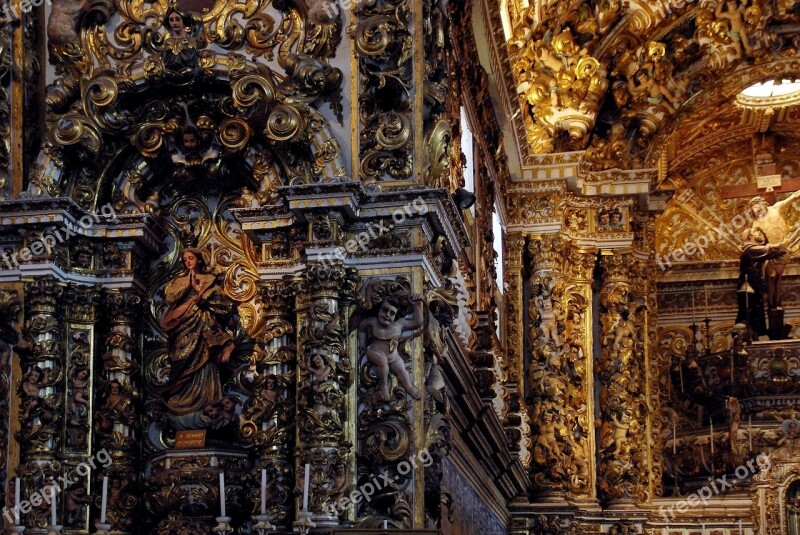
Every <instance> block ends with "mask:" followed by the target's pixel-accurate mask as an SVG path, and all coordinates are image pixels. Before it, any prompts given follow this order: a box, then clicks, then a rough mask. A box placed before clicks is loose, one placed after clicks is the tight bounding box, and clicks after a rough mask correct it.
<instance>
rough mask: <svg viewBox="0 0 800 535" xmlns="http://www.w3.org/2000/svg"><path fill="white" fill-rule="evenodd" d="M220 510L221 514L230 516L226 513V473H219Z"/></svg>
mask: <svg viewBox="0 0 800 535" xmlns="http://www.w3.org/2000/svg"><path fill="white" fill-rule="evenodd" d="M219 511H220V516H228V515H226V514H225V473H224V472H220V473H219Z"/></svg>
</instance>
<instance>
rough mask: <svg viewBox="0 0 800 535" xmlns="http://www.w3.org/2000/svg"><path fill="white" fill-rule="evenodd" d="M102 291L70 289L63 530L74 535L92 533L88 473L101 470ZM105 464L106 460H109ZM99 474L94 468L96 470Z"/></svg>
mask: <svg viewBox="0 0 800 535" xmlns="http://www.w3.org/2000/svg"><path fill="white" fill-rule="evenodd" d="M99 304H100V290H99V289H98V288H92V287H86V286H77V285H70V286H69V287H68V288H67V292H66V314H65V319H66V332H65V337H64V342H65V346H66V359H67V361H66V364H65V366H64V369H65V370H66V373H65V376H64V379H63V380H64V385H65V392H66V400H67V402H66V404H65V405H64V407H63V409H62V410H63V412H64V414H65V418H64V428H63V436H64V443H63V446H62V450H61V458H62V460H63V466H62V474H63V475H64V476H66V478H67V479H66V480H65V481H64V485H63V486H62V492H63V494H61V496H62V497H63V498H62V500H63V501H62V503H61V504H60V505H61V512H62V515H63V516H61V517H60V519H59V524H61V525H63V526H64V530H65V531H67V530H69V532H70V533H89V531H90V526H89V520H90V519H89V508H88V507H87V506H88V505H89V503H91V498H90V497H89V496H90V495H91V492H90V482H91V480H90V478H89V477H87V476H88V475H89V474H88V473H87V472H88V470H87V469H86V468H85V467H92V466H93V465H94V466H95V467H97V466H98V465H97V464H96V461H95V462H92V453H93V452H92V442H91V436H92V434H91V427H92V414H93V408H94V407H93V406H92V401H91V394H90V392H91V390H92V388H91V387H92V383H93V382H94V381H95V377H94V374H96V373H97V370H93V366H92V362H93V361H94V357H95V347H96V346H95V343H94V340H95V335H96V330H95V324H96V322H97V319H98V316H99V314H98V312H99V310H98V308H99V307H98V305H99ZM104 458H105V457H104ZM91 472H92V473H94V472H95V470H94V468H92V470H91Z"/></svg>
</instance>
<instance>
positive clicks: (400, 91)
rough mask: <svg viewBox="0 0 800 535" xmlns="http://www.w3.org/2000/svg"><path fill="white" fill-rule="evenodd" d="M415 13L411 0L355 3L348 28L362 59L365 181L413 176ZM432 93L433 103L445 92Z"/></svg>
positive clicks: (360, 173)
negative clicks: (413, 40) (413, 44)
mask: <svg viewBox="0 0 800 535" xmlns="http://www.w3.org/2000/svg"><path fill="white" fill-rule="evenodd" d="M411 13H412V12H411V6H410V2H409V0H379V1H377V2H371V3H361V4H356V7H355V8H354V10H353V14H354V18H353V22H352V23H351V24H350V26H349V28H348V32H349V33H350V36H351V38H352V39H353V44H354V46H355V50H356V57H357V60H358V77H359V117H360V120H361V121H360V128H359V131H360V133H359V140H360V146H359V155H360V169H359V171H358V176H359V178H360V180H361V182H362V183H364V184H365V185H371V186H374V185H376V184H377V183H379V182H382V181H387V180H408V179H410V178H411V177H412V173H413V169H414V162H413V157H414V155H413V146H414V139H413V138H414V135H413V128H414V127H413V116H412V112H411V107H412V102H413V92H412V83H413V74H414V73H413V62H412V58H413V53H412V50H411V46H412V40H411V25H412V16H411ZM432 29H433V28H432ZM437 31H438V30H437ZM433 38H434V39H436V36H434V37H433ZM431 87H433V88H436V86H431ZM439 89H444V88H439ZM431 97H433V99H434V102H433V103H434V104H435V102H436V100H441V98H442V96H441V95H437V94H436V92H435V91H434V93H433V94H432V95H429V96H428V98H431ZM432 141H436V140H435V139H432ZM420 156H421V155H420ZM436 157H437V158H438V156H436Z"/></svg>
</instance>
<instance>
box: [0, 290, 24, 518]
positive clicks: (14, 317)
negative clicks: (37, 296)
mask: <svg viewBox="0 0 800 535" xmlns="http://www.w3.org/2000/svg"><path fill="white" fill-rule="evenodd" d="M20 312H22V302H21V301H20V293H19V292H18V291H16V290H15V289H11V288H9V289H0V396H2V397H0V504H3V505H4V506H13V505H14V503H13V500H14V477H13V475H12V473H10V472H9V467H14V466H15V464H16V459H14V457H15V455H14V454H13V453H12V451H11V448H10V446H11V442H10V440H9V439H10V437H11V433H12V431H13V430H14V429H15V427H16V426H15V425H14V422H12V420H11V419H12V415H14V413H15V409H16V408H18V403H15V398H16V396H15V395H14V389H13V388H11V385H12V381H13V380H14V379H15V378H16V373H15V371H14V370H15V367H14V366H13V362H12V348H13V346H15V345H17V344H18V343H19V342H20V340H19V335H18V333H17V330H16V329H15V327H14V324H15V323H16V322H17V321H18V320H20V319H21V316H20ZM10 520H13V514H12V516H10V517H6V520H3V519H0V522H6V523H7V522H8V521H10Z"/></svg>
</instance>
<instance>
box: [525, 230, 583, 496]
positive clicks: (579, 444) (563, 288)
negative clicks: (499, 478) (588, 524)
mask: <svg viewBox="0 0 800 535" xmlns="http://www.w3.org/2000/svg"><path fill="white" fill-rule="evenodd" d="M568 247H569V243H568V242H566V241H562V240H560V239H559V238H558V236H556V235H552V234H551V235H545V236H541V237H532V238H531V240H530V242H529V244H528V254H529V262H530V266H529V272H530V278H529V279H528V281H527V288H526V293H527V296H526V297H527V304H528V317H531V318H532V319H533V324H532V325H531V328H530V331H529V337H528V346H527V348H528V352H529V354H530V362H529V364H528V369H527V381H528V394H529V395H528V399H529V402H530V403H529V407H528V411H529V414H530V417H531V421H532V422H533V427H534V435H535V437H534V441H533V461H532V463H531V473H532V476H533V477H532V479H533V486H534V489H535V490H536V492H537V493H538V494H539V495H540V496H542V497H550V498H562V497H567V496H568V497H569V498H570V499H574V498H584V499H587V498H591V497H592V496H593V492H592V488H591V486H592V481H593V476H592V472H593V467H592V463H591V460H590V459H591V443H590V435H591V434H592V428H591V424H590V422H589V417H588V414H589V392H590V391H591V390H590V388H589V387H588V385H587V383H588V382H589V377H590V376H589V375H587V374H588V373H590V372H591V366H589V367H588V368H587V365H586V361H587V360H588V357H587V353H586V347H587V343H588V342H590V341H591V332H590V330H589V329H588V328H587V326H588V321H590V319H591V318H590V317H589V318H587V308H588V305H589V303H590V300H589V299H588V296H590V295H591V290H590V287H589V285H590V281H589V278H588V277H590V276H591V272H592V268H593V262H592V261H591V258H592V257H588V258H589V261H586V260H585V259H583V258H581V257H582V255H581V254H579V253H574V254H573V256H574V258H573V257H571V256H569V253H570V252H571V251H570V250H569V249H568ZM571 262H579V263H578V264H577V265H576V264H570V263H571ZM568 265H569V270H568V271H567V270H566V267H567V266H568ZM587 272H588V274H587ZM567 274H568V275H569V277H568V276H565V275H567ZM589 316H591V313H589ZM563 317H566V318H567V321H566V326H567V328H559V323H560V322H561V319H562V318H563ZM588 347H591V346H588Z"/></svg>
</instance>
